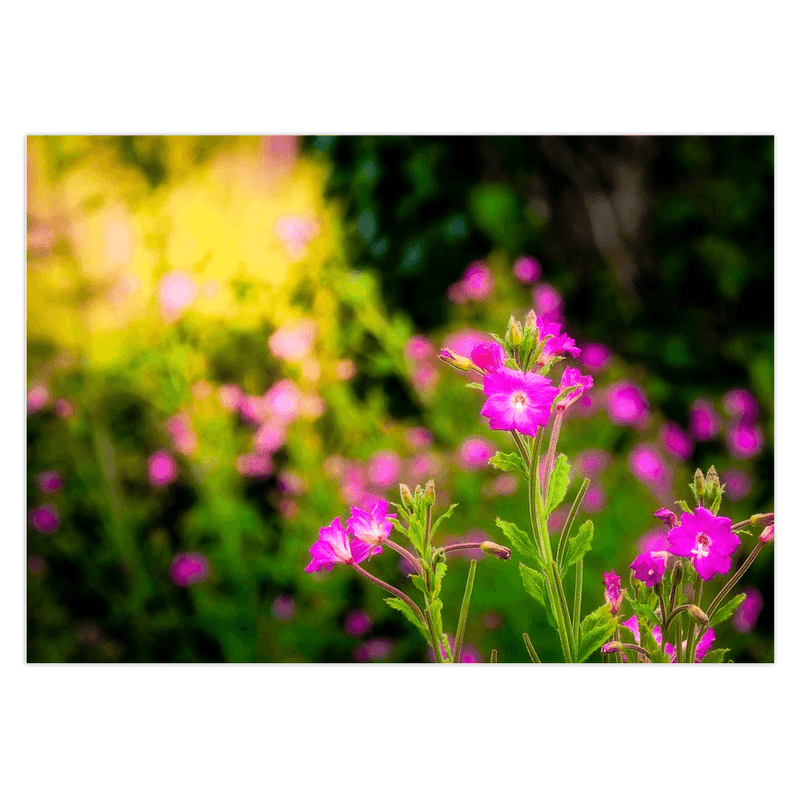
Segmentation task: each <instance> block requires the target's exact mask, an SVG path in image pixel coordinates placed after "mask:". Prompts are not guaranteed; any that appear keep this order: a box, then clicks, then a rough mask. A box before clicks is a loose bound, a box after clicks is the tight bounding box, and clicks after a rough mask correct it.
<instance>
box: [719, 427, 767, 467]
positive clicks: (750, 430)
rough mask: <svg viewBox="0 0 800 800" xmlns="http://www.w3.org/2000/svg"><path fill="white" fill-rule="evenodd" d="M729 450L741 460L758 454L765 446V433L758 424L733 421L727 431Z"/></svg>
mask: <svg viewBox="0 0 800 800" xmlns="http://www.w3.org/2000/svg"><path fill="white" fill-rule="evenodd" d="M725 437H726V439H727V441H728V450H730V452H731V455H732V456H733V457H734V458H736V459H738V460H739V461H744V460H746V459H748V458H753V457H754V456H757V455H758V454H759V453H760V452H761V450H762V449H763V447H764V434H763V433H762V432H761V428H759V427H758V425H751V424H748V423H746V422H732V423H731V424H730V425H729V426H728V428H727V430H726V432H725Z"/></svg>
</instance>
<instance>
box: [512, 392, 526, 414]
mask: <svg viewBox="0 0 800 800" xmlns="http://www.w3.org/2000/svg"><path fill="white" fill-rule="evenodd" d="M511 405H512V406H514V408H516V409H517V411H521V410H522V409H523V408H525V406H526V405H528V398H527V397H525V395H524V394H523V393H522V392H515V393H514V394H512V395H511Z"/></svg>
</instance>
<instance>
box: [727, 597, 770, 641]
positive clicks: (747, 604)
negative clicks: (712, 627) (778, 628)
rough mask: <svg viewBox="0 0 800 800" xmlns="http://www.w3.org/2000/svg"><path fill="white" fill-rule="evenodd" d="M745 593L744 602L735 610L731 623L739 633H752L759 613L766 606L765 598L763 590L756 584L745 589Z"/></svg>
mask: <svg viewBox="0 0 800 800" xmlns="http://www.w3.org/2000/svg"><path fill="white" fill-rule="evenodd" d="M744 595H745V597H744V600H743V601H742V604H741V605H740V606H739V608H737V609H736V611H734V612H733V617H732V618H731V625H733V627H734V628H735V629H736V630H737V631H739V633H750V631H752V630H753V628H754V627H755V625H756V621H757V620H758V615H759V614H760V613H761V609H762V608H763V606H764V600H763V598H762V597H761V592H759V591H758V589H756V588H755V587H754V586H749V587H748V588H747V589H745V590H744Z"/></svg>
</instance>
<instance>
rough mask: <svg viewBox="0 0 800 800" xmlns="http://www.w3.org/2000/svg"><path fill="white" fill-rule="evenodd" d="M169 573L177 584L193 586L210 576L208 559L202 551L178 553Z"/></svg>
mask: <svg viewBox="0 0 800 800" xmlns="http://www.w3.org/2000/svg"><path fill="white" fill-rule="evenodd" d="M169 574H170V577H171V578H172V582H173V583H174V584H175V585H176V586H191V585H192V584H193V583H198V582H199V581H203V580H205V579H206V578H207V577H208V560H207V559H206V557H205V556H204V555H203V554H202V553H178V555H176V556H175V558H173V559H172V564H171V565H170V568H169Z"/></svg>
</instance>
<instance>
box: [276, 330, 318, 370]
mask: <svg viewBox="0 0 800 800" xmlns="http://www.w3.org/2000/svg"><path fill="white" fill-rule="evenodd" d="M316 335H317V323H316V322H314V321H313V320H301V321H299V322H295V323H293V324H291V325H285V326H284V327H282V328H278V330H276V331H275V333H273V334H272V335H271V336H270V337H269V339H268V340H267V344H268V345H269V349H270V351H271V352H272V355H274V356H275V358H279V359H280V360H281V361H287V362H299V361H302V360H303V359H304V358H305V357H306V356H307V355H308V354H309V353H310V352H311V350H312V348H313V346H314V339H315V337H316Z"/></svg>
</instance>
